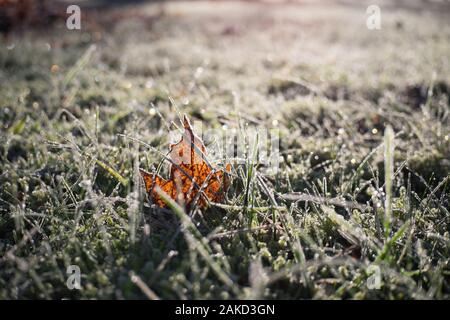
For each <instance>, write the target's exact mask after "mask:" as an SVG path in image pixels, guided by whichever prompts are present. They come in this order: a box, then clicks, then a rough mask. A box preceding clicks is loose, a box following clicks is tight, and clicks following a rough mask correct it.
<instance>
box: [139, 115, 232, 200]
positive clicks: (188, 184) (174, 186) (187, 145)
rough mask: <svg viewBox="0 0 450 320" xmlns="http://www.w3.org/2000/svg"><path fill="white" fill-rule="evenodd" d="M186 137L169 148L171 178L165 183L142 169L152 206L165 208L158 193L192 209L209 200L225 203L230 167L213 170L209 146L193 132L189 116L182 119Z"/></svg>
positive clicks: (228, 165) (155, 175)
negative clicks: (207, 156)
mask: <svg viewBox="0 0 450 320" xmlns="http://www.w3.org/2000/svg"><path fill="white" fill-rule="evenodd" d="M183 126H184V134H183V137H182V138H181V140H180V141H179V142H178V143H176V144H172V145H170V153H169V158H170V160H171V162H172V163H171V168H170V178H169V180H165V179H163V178H161V177H160V176H158V175H157V174H152V173H148V172H146V171H145V170H142V169H140V173H141V176H142V178H143V179H144V183H145V188H146V190H147V193H148V195H149V196H150V198H151V199H152V201H153V203H156V204H157V205H158V206H159V207H165V206H166V203H165V202H164V201H163V199H162V198H161V197H160V195H159V194H158V192H157V190H156V189H157V188H155V187H156V186H158V187H159V189H160V190H159V192H161V191H162V192H165V193H166V194H167V195H168V196H169V197H171V198H172V199H174V200H175V201H177V202H178V203H182V204H185V205H186V206H187V207H190V206H191V205H193V204H196V205H198V206H199V207H200V208H205V207H206V206H207V203H208V202H207V200H209V201H213V202H222V201H223V199H224V195H225V192H226V190H227V189H228V187H229V184H230V183H229V182H230V181H229V175H228V173H229V172H230V170H231V165H230V164H227V165H226V169H225V170H226V172H224V171H223V170H214V169H213V168H212V167H211V165H210V164H209V162H208V161H207V159H206V147H205V145H204V144H203V141H202V140H201V139H200V138H199V137H198V136H197V135H196V134H195V133H194V131H193V130H192V126H191V124H190V122H189V120H188V118H187V117H186V116H184V119H183Z"/></svg>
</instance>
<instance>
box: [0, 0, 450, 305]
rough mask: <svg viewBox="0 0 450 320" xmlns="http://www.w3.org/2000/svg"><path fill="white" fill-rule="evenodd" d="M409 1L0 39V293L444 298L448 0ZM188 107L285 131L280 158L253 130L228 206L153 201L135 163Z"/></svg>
mask: <svg viewBox="0 0 450 320" xmlns="http://www.w3.org/2000/svg"><path fill="white" fill-rule="evenodd" d="M396 3H397V5H394V4H392V3H390V2H381V4H380V7H381V19H382V20H381V22H382V24H381V29H380V30H369V29H368V28H367V27H366V19H367V17H368V15H367V13H366V8H367V5H368V4H364V3H363V2H359V1H350V2H348V3H347V4H343V3H342V4H340V3H338V2H334V1H323V2H320V1H317V2H305V3H302V4H298V3H290V4H280V3H275V4H274V3H270V4H263V3H254V2H213V3H211V2H197V1H195V2H174V3H164V4H161V3H144V4H135V5H129V6H124V7H120V8H115V9H111V10H112V11H101V12H100V13H97V14H94V13H92V14H91V15H89V14H87V15H86V16H82V17H86V19H84V20H82V30H81V31H79V30H67V29H66V27H65V24H64V23H61V22H56V23H55V24H53V25H52V26H51V27H49V28H46V29H40V28H28V29H25V30H20V31H17V32H13V33H12V34H11V35H9V36H7V37H4V38H3V39H1V40H0V41H1V44H0V298H1V299H30V298H32V299H36V298H38V299H61V298H69V299H91V298H95V299H146V298H150V299H156V298H160V299H248V298H265V299H304V298H306V299H430V298H431V299H449V298H450V250H449V247H450V234H449V231H450V228H449V226H450V212H449V211H450V205H449V201H450V141H449V140H450V130H449V128H450V126H449V125H450V104H449V95H450V86H449V84H450V23H449V21H450V19H449V18H450V9H449V7H448V5H445V4H438V3H434V4H429V5H428V6H427V5H425V4H423V3H422V2H420V1H408V2H405V3H404V4H403V5H402V4H401V3H403V2H396ZM399 3H400V4H399ZM119 11H120V12H119ZM82 12H84V11H83V7H82ZM184 114H186V115H187V116H188V117H189V118H190V119H191V121H192V122H201V124H202V126H203V127H204V128H205V129H214V130H217V131H220V130H225V131H226V130H231V129H233V128H234V129H236V130H237V131H238V132H239V134H238V139H241V141H246V132H247V131H248V130H251V129H252V128H253V129H254V128H265V129H274V130H275V131H276V132H278V134H279V156H278V160H279V161H278V162H279V163H278V165H277V168H275V169H277V170H273V169H274V168H270V167H269V166H268V165H267V163H265V162H264V161H259V159H258V158H257V157H256V156H255V157H253V156H250V154H251V151H250V150H251V149H252V148H254V147H255V146H254V145H249V146H248V147H249V148H248V150H249V151H248V153H246V152H244V154H243V155H242V156H243V158H242V157H241V159H229V161H230V162H231V164H232V169H231V186H230V188H229V189H228V191H227V193H226V198H225V200H224V201H223V202H222V203H211V204H210V205H209V206H208V208H205V209H202V208H195V207H194V208H192V209H190V208H186V210H185V209H183V208H182V207H179V206H177V207H175V208H174V209H172V210H168V209H165V210H161V209H159V208H158V207H157V206H155V205H152V204H151V203H150V202H149V199H148V197H147V195H146V192H145V188H144V186H143V183H142V181H141V177H140V175H139V171H138V168H143V169H145V170H147V171H151V172H153V171H155V170H157V169H158V170H160V173H161V175H162V176H166V177H167V176H168V172H169V163H168V162H167V161H164V156H163V155H164V154H166V153H167V151H168V147H169V143H170V136H169V132H171V131H173V130H176V126H178V127H180V125H181V123H180V119H181V117H182V116H183V115H184ZM213 143H214V141H207V140H205V144H206V146H207V148H210V149H211V148H213V146H212V144H213ZM209 160H210V161H211V162H212V163H214V164H215V165H217V166H218V167H220V166H224V165H225V162H224V160H223V159H220V158H218V157H215V156H214V154H211V158H210V159H209ZM238 160H239V161H238ZM188 209H189V210H188ZM74 265H75V266H78V268H79V270H80V272H81V282H80V285H81V288H80V289H74V290H71V289H70V286H68V285H67V282H68V278H69V277H70V276H71V274H70V273H69V274H68V273H67V270H68V267H69V266H74Z"/></svg>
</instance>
